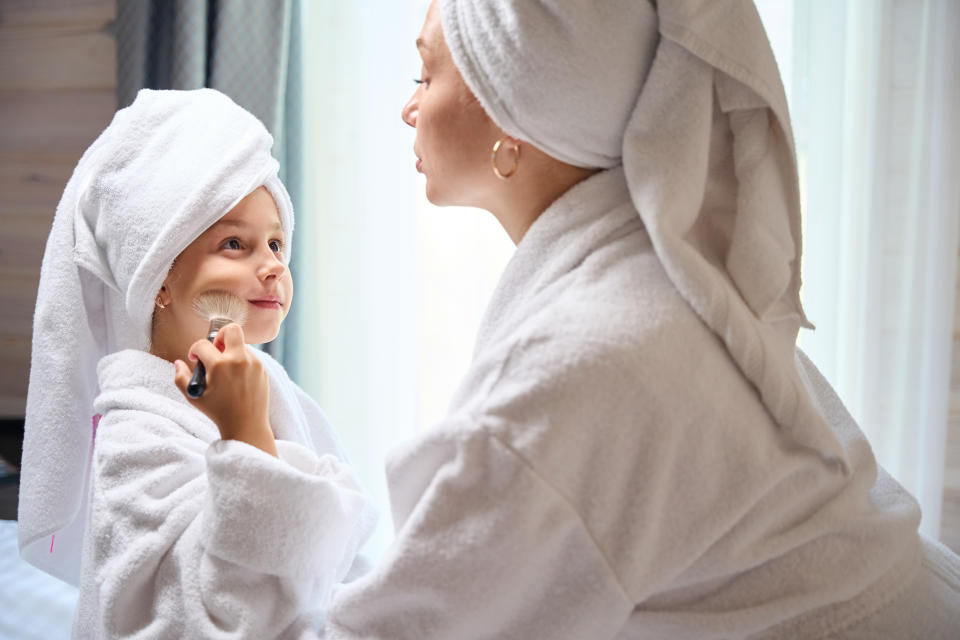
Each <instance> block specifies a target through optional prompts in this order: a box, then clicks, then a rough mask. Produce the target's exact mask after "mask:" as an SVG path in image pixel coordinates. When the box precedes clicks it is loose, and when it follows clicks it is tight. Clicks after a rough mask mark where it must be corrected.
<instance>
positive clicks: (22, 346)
mask: <svg viewBox="0 0 960 640" xmlns="http://www.w3.org/2000/svg"><path fill="white" fill-rule="evenodd" d="M428 4H429V2H428V0H367V1H364V2H356V1H350V0H262V1H261V0H130V1H124V0H119V1H118V0H0V417H2V421H0V456H2V462H0V517H2V518H3V519H4V520H6V521H5V522H0V525H3V528H2V529H0V534H2V535H0V541H2V544H3V546H2V548H0V590H2V592H3V594H4V595H3V597H2V598H0V609H7V610H10V609H9V608H8V606H7V605H8V604H10V603H15V602H20V603H22V602H26V601H28V600H31V599H36V598H37V597H38V596H37V594H38V593H43V589H45V588H47V586H46V585H47V583H46V582H44V576H36V577H35V580H36V582H30V581H29V580H27V579H26V578H24V579H23V580H21V581H20V582H17V583H16V584H17V585H19V586H15V584H14V583H15V582H16V581H13V580H8V579H7V578H10V577H12V576H13V575H17V576H21V575H28V574H27V573H16V572H26V571H28V568H25V567H21V566H20V565H19V564H17V563H18V562H19V561H18V559H17V558H16V550H15V522H12V520H14V519H15V517H16V493H17V471H18V465H19V456H20V442H21V439H22V427H23V412H24V406H25V399H26V389H27V377H28V372H29V361H30V334H31V320H32V313H33V305H34V298H35V294H36V288H37V283H38V278H39V270H40V262H41V259H42V255H43V248H44V243H45V241H46V236H47V233H48V231H49V226H50V223H51V220H52V218H53V213H54V210H55V208H56V204H57V202H58V200H59V197H60V194H61V192H62V190H63V187H64V185H65V184H66V181H67V179H68V178H69V176H70V173H71V171H72V169H73V167H74V165H75V164H76V162H77V160H78V159H79V157H80V155H81V153H82V152H83V150H84V149H85V148H86V147H87V146H88V145H89V144H90V143H91V142H92V141H93V140H94V139H95V138H96V136H97V135H98V134H99V133H100V131H102V130H103V128H104V127H105V126H106V125H107V124H108V123H109V121H110V119H111V117H112V115H113V113H114V111H115V110H116V109H117V108H122V107H124V106H126V105H127V104H129V103H130V101H132V99H133V97H134V96H135V95H136V92H137V90H139V89H140V88H143V87H150V88H176V89H192V88H198V87H202V86H210V87H214V88H216V89H219V90H221V91H223V92H225V93H227V94H228V95H230V96H231V97H232V98H233V99H234V100H235V101H236V102H238V103H239V104H240V105H242V106H244V107H245V108H247V109H248V110H250V111H251V112H253V113H254V114H255V115H257V116H258V117H259V118H260V119H261V120H262V121H263V122H264V124H265V125H266V126H267V128H268V129H270V131H271V132H272V133H273V135H274V138H275V147H274V152H275V155H276V156H277V157H278V159H279V160H280V161H281V165H282V177H283V178H284V180H285V182H286V183H287V186H288V188H289V190H290V192H291V195H292V198H293V201H294V204H295V207H296V209H297V235H296V239H295V246H294V254H293V256H294V257H293V262H292V269H293V272H294V278H295V280H296V282H297V291H296V299H295V302H294V305H293V307H292V310H291V314H290V317H289V319H288V321H287V323H286V324H285V327H284V331H283V333H282V335H281V337H280V338H278V339H277V340H276V341H275V342H274V343H271V344H269V345H265V348H266V349H267V350H269V351H271V352H272V353H273V354H274V355H275V356H276V357H277V358H278V359H280V360H281V361H282V362H283V363H284V364H285V366H286V367H287V368H288V370H289V371H290V374H291V375H292V377H293V378H294V379H295V380H296V381H297V382H298V383H299V384H300V385H301V386H302V387H304V389H306V391H307V392H308V393H310V394H311V395H312V396H313V397H314V398H316V399H317V400H318V401H319V402H320V404H321V406H322V407H323V408H324V409H325V411H326V412H327V414H328V415H329V417H330V418H331V420H332V422H333V424H334V426H335V428H336V429H337V430H338V432H339V433H340V434H341V436H342V438H343V440H344V442H345V445H346V447H347V449H348V450H349V451H350V453H351V455H352V457H353V462H354V464H355V465H356V467H357V469H358V472H359V473H360V475H361V477H362V479H363V481H364V482H365V484H366V485H367V487H368V489H369V490H370V492H371V493H372V494H373V496H374V498H375V500H376V501H377V502H378V503H379V504H380V506H381V512H382V513H381V521H380V525H379V528H378V530H377V533H376V535H375V536H374V539H373V540H372V541H371V543H370V545H369V546H368V549H367V550H368V552H370V553H371V554H372V555H374V556H376V555H378V554H379V553H380V552H382V550H383V549H384V548H385V547H386V545H387V544H388V543H389V540H390V539H391V536H392V523H391V522H390V516H389V507H388V504H389V503H388V497H387V490H386V484H385V480H384V475H383V461H384V457H385V456H386V454H387V452H388V451H389V450H390V449H391V448H392V447H393V446H394V445H396V444H397V443H399V442H401V441H403V440H405V439H408V438H410V437H412V436H415V435H416V434H417V433H418V432H420V431H422V430H423V429H425V428H427V427H429V426H430V425H431V424H432V423H434V422H435V421H437V420H438V419H439V418H440V417H442V415H443V412H444V409H445V406H446V402H447V400H448V398H449V397H450V396H451V395H452V393H453V390H454V388H455V387H456V384H457V382H458V380H459V378H460V375H461V373H462V372H463V371H464V370H465V368H466V366H467V364H468V362H469V358H470V354H471V351H472V347H473V338H474V332H475V330H476V328H477V326H478V324H479V320H480V316H481V314H482V311H483V308H484V305H485V303H486V300H487V298H488V297H489V295H490V293H491V292H492V290H493V288H494V286H495V284H496V282H497V278H498V276H499V274H500V272H501V271H502V269H503V267H504V266H505V265H506V263H507V261H508V260H509V259H510V255H511V253H512V250H513V246H512V244H511V243H510V241H509V239H508V238H507V236H506V234H505V233H504V232H503V231H502V229H501V228H500V226H499V224H498V223H497V222H496V221H495V220H494V219H493V217H492V216H490V215H489V214H487V213H485V212H481V211H476V210H470V209H457V208H444V209H439V208H435V207H433V206H431V205H430V204H428V203H427V202H426V200H425V198H424V196H423V183H422V178H421V176H419V175H418V174H417V172H416V171H415V170H414V160H415V158H414V156H413V151H412V145H413V138H414V136H413V131H412V130H411V129H409V128H408V127H407V126H405V125H404V124H403V123H402V122H401V120H400V109H401V107H402V105H403V104H404V102H405V101H406V100H407V98H408V97H409V95H410V94H411V93H412V91H413V89H414V83H413V82H412V80H413V78H415V77H417V76H418V75H419V72H420V63H419V58H418V56H417V52H416V50H415V47H414V40H415V38H416V36H417V33H418V31H419V29H420V25H421V23H422V20H423V16H424V13H425V11H426V8H427V5H428ZM757 6H758V9H759V10H760V13H761V17H762V18H763V20H764V23H765V25H766V27H767V30H768V34H769V36H770V40H771V44H772V47H773V50H774V52H775V55H776V57H777V60H778V63H779V65H780V69H781V73H782V76H783V80H784V85H785V89H786V92H787V97H788V100H789V103H790V107H791V115H792V119H793V128H794V135H795V138H796V143H797V151H798V160H799V166H800V173H801V175H800V178H801V191H802V197H803V206H804V215H805V220H804V250H805V255H804V282H805V284H804V289H803V292H802V295H803V299H804V304H805V305H806V309H807V313H808V316H809V317H810V319H811V320H812V321H813V322H814V324H816V325H817V330H816V331H814V332H803V333H802V334H801V340H800V344H801V346H802V347H803V348H804V349H805V350H807V352H808V353H809V354H810V356H811V357H812V359H813V360H814V362H815V363H816V364H817V365H818V366H819V367H820V368H821V370H823V372H824V373H825V375H826V376H827V378H828V379H829V380H830V381H831V382H832V383H833V384H834V386H835V387H836V388H837V389H838V391H839V393H840V395H841V397H842V398H843V399H844V401H845V403H846V404H847V406H848V408H849V409H850V410H851V412H852V413H853V415H854V416H855V417H856V418H857V419H858V421H859V422H860V424H861V426H862V428H863V430H864V431H865V432H866V433H867V435H868V437H869V439H870V441H871V443H872V445H873V447H874V450H875V452H876V454H877V457H878V459H879V461H880V463H881V464H882V465H883V466H884V467H885V468H887V470H888V471H890V473H891V474H892V475H894V476H895V477H896V478H897V479H898V480H899V481H900V482H901V483H902V484H904V485H905V486H906V487H907V488H908V489H909V490H910V491H911V492H913V493H914V494H915V495H916V496H918V498H919V499H920V501H921V504H922V507H923V514H924V515H923V522H922V525H921V527H922V529H923V531H924V532H925V533H927V534H928V535H931V536H933V537H938V538H940V539H941V540H943V541H944V542H945V543H947V544H948V545H950V546H952V547H953V548H954V550H957V551H960V313H958V307H960V295H958V278H957V273H958V254H960V65H958V64H957V60H960V51H958V41H957V38H956V34H957V33H958V32H960V2H956V1H955V0H845V1H840V0H757ZM30 580H34V578H30ZM50 580H52V579H50ZM24 581H26V582H24ZM50 588H51V589H52V591H51V593H50V594H48V595H46V596H44V598H45V600H44V601H45V603H46V604H45V608H44V611H45V614H44V616H43V617H44V618H45V619H47V620H48V621H49V622H50V624H51V625H54V626H55V625H57V624H62V619H63V618H64V617H66V618H65V619H66V620H67V621H69V610H70V607H71V604H70V603H71V601H70V597H71V595H70V593H69V592H64V591H62V590H59V591H58V590H57V589H58V587H57V586H53V587H50ZM24 594H25V595H24ZM58 598H59V599H58ZM58 603H59V604H58ZM58 606H59V607H60V608H59V609H58V608H57V607H58ZM20 611H21V613H22V614H23V615H24V618H23V619H24V620H26V619H28V618H27V616H28V615H29V610H28V609H24V608H23V607H20ZM57 611H60V612H61V613H59V614H57V613H56V612H57ZM11 615H13V614H11ZM58 616H59V617H58ZM29 619H31V622H30V624H29V625H27V626H23V625H20V623H19V622H17V620H16V619H12V620H7V619H5V618H4V616H0V636H2V637H46V638H50V637H59V635H60V634H59V633H48V631H49V630H44V629H43V628H42V625H41V627H40V628H37V627H36V625H37V624H41V622H42V621H41V622H38V621H37V618H36V617H33V618H29ZM24 624H26V623H24ZM5 625H6V626H5ZM30 625H33V626H30ZM57 628H58V629H59V627H57ZM37 629H39V630H37ZM61 631H62V629H61ZM31 633H36V634H37V635H30V634H31ZM15 634H18V635H15ZM44 634H46V635H44Z"/></svg>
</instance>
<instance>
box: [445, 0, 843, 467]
mask: <svg viewBox="0 0 960 640" xmlns="http://www.w3.org/2000/svg"><path fill="white" fill-rule="evenodd" d="M439 3H440V11H441V21H442V27H443V34H444V38H445V40H446V42H447V45H448V46H449V48H450V52H451V54H452V56H453V61H454V63H455V64H456V66H457V68H458V69H459V71H460V73H461V75H462V76H463V78H464V81H465V82H466V84H467V86H468V87H469V88H470V89H471V91H472V92H473V93H474V94H475V95H476V97H477V99H478V100H479V102H480V104H481V105H483V107H484V109H485V110H486V112H487V114H488V115H489V116H490V118H491V119H492V120H493V121H494V122H495V123H496V124H497V125H498V126H499V127H500V128H501V129H503V130H504V131H505V132H506V133H507V134H508V135H511V136H513V137H515V138H518V139H520V140H522V141H527V142H529V143H531V144H533V145H534V146H536V147H537V148H539V149H541V150H543V151H544V152H546V153H547V154H549V155H551V156H553V157H554V158H556V159H559V160H562V161H564V162H567V163H569V164H572V165H574V166H579V167H586V168H611V167H616V166H620V165H622V166H623V168H624V172H625V176H626V180H627V183H628V187H629V191H630V197H631V200H632V201H633V204H634V206H635V207H636V209H637V211H638V213H639V215H640V217H641V219H642V220H643V223H644V226H645V227H646V229H647V232H648V233H649V235H650V238H651V241H652V243H653V247H654V250H655V251H656V254H657V256H658V258H659V259H660V262H661V263H662V264H663V267H664V269H665V271H666V273H667V275H668V277H669V278H670V280H671V281H672V282H673V284H674V285H675V286H676V288H677V289H678V291H679V292H680V294H681V295H682V296H683V297H684V299H685V300H686V301H687V302H688V303H689V304H690V306H691V307H692V308H693V309H694V310H695V311H696V312H697V313H698V314H699V316H700V317H701V318H702V320H703V321H704V323H706V325H707V326H709V327H710V328H711V330H712V331H713V332H714V333H715V334H716V335H717V336H718V337H719V338H720V339H721V340H722V341H723V342H724V344H725V345H726V347H727V350H728V352H729V353H730V355H731V357H732V358H733V359H734V361H735V362H736V363H737V365H738V367H739V368H740V370H741V371H742V373H743V374H744V376H745V377H746V378H747V379H748V380H750V381H751V383H753V384H754V386H755V387H756V388H757V390H758V393H759V395H760V398H761V400H762V402H763V404H764V405H765V407H766V408H767V410H768V411H769V412H770V414H771V416H772V417H773V418H774V420H775V421H776V422H777V424H778V425H779V426H780V428H782V429H783V430H784V433H785V434H786V435H787V436H788V437H789V438H790V439H791V441H792V442H793V443H795V444H796V445H797V446H798V447H800V448H802V449H806V450H812V451H814V452H816V453H817V454H818V455H820V456H821V458H822V459H823V460H824V461H825V462H826V463H827V464H828V465H830V466H831V467H832V468H835V469H837V470H839V471H841V472H844V473H846V472H847V471H848V466H847V459H846V455H845V453H844V450H843V448H842V446H841V445H840V443H839V441H838V440H837V438H836V436H835V435H834V434H833V432H832V431H831V430H830V429H829V427H828V426H827V425H826V423H825V421H824V419H823V417H822V413H821V412H820V410H819V408H818V407H817V406H816V404H815V401H814V400H813V399H812V397H811V394H810V392H809V390H808V389H809V383H808V382H807V381H806V380H805V378H804V376H803V374H802V373H801V372H800V371H799V370H798V367H797V363H796V351H795V342H796V337H797V334H798V331H799V329H800V327H801V326H806V327H810V324H809V323H808V322H807V319H806V317H805V315H804V313H803V309H802V307H801V304H800V253H801V242H800V240H801V237H800V236H801V227H800V197H799V185H798V179H797V169H796V158H795V152H794V146H793V136H792V132H791V128H790V120H789V116H788V112H787V105H786V98H785V95H784V91H783V86H782V84H781V80H780V75H779V72H778V70H777V65H776V61H775V59H774V57H773V52H772V50H771V48H770V44H769V42H768V40H767V36H766V32H765V31H764V29H763V25H762V23H761V21H760V17H759V15H758V13H757V10H756V7H755V6H754V4H753V2H752V1H751V0H659V1H657V2H653V1H652V0H439ZM718 140H719V144H717V141H718ZM712 146H715V147H717V148H726V149H727V151H726V152H725V153H726V155H725V156H723V157H722V158H720V159H719V160H720V161H718V159H717V158H713V157H711V154H712ZM718 190H719V192H723V193H727V194H729V203H730V204H729V206H725V207H719V208H721V209H723V210H721V211H718V206H717V203H716V202H711V198H712V194H715V193H717V192H718ZM711 205H713V206H711ZM624 294H625V295H629V292H624Z"/></svg>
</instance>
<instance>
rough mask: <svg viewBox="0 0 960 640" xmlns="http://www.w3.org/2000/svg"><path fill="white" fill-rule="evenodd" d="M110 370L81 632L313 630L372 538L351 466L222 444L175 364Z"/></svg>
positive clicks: (281, 444)
mask: <svg viewBox="0 0 960 640" xmlns="http://www.w3.org/2000/svg"><path fill="white" fill-rule="evenodd" d="M123 360H126V362H125V363H124V362H122V361H123ZM104 361H105V362H104V363H102V364H101V386H102V387H103V388H104V392H103V393H102V394H101V395H100V397H99V398H98V400H97V405H96V406H97V410H98V411H100V412H101V413H102V414H103V417H102V419H101V421H100V424H99V428H98V430H97V434H96V440H95V443H96V444H95V448H94V461H93V475H92V485H91V499H90V504H91V513H90V517H89V521H88V531H87V538H86V543H85V550H84V559H83V572H82V573H83V577H82V584H81V598H80V602H79V603H78V613H77V619H76V621H75V629H74V631H75V635H76V636H79V637H98V638H99V637H111V638H113V637H141V638H274V637H281V636H291V635H292V636H297V635H300V634H302V633H307V634H309V633H312V632H313V631H312V630H314V629H316V628H317V627H318V626H319V625H321V624H322V616H323V610H324V608H325V606H326V604H327V601H328V599H329V596H330V593H331V591H332V590H333V588H334V586H335V585H336V584H337V583H338V582H339V581H341V580H342V579H343V578H344V576H345V575H346V574H347V571H348V570H349V568H350V566H351V563H352V562H353V560H354V556H355V552H356V549H357V547H358V546H359V542H362V540H363V539H364V538H365V537H366V535H367V533H368V531H369V518H368V517H366V513H367V509H368V506H367V502H366V499H365V497H364V495H363V493H362V491H361V489H360V487H359V485H358V484H357V482H356V480H355V479H354V477H353V475H352V473H351V472H350V470H349V468H348V467H347V466H346V465H345V464H343V463H342V462H341V461H340V460H339V459H338V458H337V456H336V455H335V454H332V453H319V452H315V451H313V450H312V449H311V448H309V447H308V444H309V443H297V442H292V441H286V440H278V441H277V450H278V454H279V456H280V457H279V459H277V458H274V457H272V456H270V455H268V454H266V453H264V452H262V451H260V450H259V449H256V448H255V447H252V446H250V445H247V444H245V443H242V442H238V441H224V440H220V439H218V436H219V434H218V433H217V430H216V427H215V426H214V425H213V423H211V422H210V421H209V420H207V419H206V418H205V417H204V416H203V415H202V414H200V413H199V412H198V411H196V410H195V409H194V408H193V407H191V406H189V405H188V404H187V403H186V401H185V400H183V398H182V397H180V398H178V397H177V396H176V395H175V393H179V392H178V391H177V390H176V388H175V387H174V386H173V383H172V379H173V371H172V366H171V365H170V364H169V363H166V362H162V361H159V359H156V358H153V357H152V356H150V355H149V354H145V353H142V352H134V351H127V352H121V353H118V354H114V355H112V356H108V357H107V358H105V359H104ZM131 362H133V363H134V364H135V365H136V368H132V367H131V366H130V364H131ZM122 364H124V365H126V366H120V365H122ZM158 369H163V370H164V371H163V373H165V374H169V376H161V375H158V371H157V370H158ZM167 369H169V371H167ZM119 372H123V373H125V375H126V376H127V379H126V380H125V381H124V382H123V383H122V384H117V383H116V376H117V375H118V373H119ZM110 378H113V381H112V382H111V380H110ZM161 380H162V383H161Z"/></svg>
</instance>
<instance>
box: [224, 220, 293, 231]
mask: <svg viewBox="0 0 960 640" xmlns="http://www.w3.org/2000/svg"><path fill="white" fill-rule="evenodd" d="M220 225H225V226H229V227H237V228H241V229H242V228H244V227H249V226H250V225H249V224H247V223H246V222H245V221H244V220H217V221H216V222H215V223H213V227H217V226H220ZM213 227H211V228H213ZM270 230H271V231H283V225H281V224H280V221H279V220H277V221H276V222H274V223H273V226H272V227H271V228H270Z"/></svg>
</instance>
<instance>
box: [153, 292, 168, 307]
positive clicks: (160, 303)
mask: <svg viewBox="0 0 960 640" xmlns="http://www.w3.org/2000/svg"><path fill="white" fill-rule="evenodd" d="M153 303H154V304H155V305H157V307H159V308H160V309H161V310H163V309H166V308H167V305H165V304H163V300H162V299H161V298H160V294H159V293H158V294H157V298H156V300H154V301H153Z"/></svg>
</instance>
